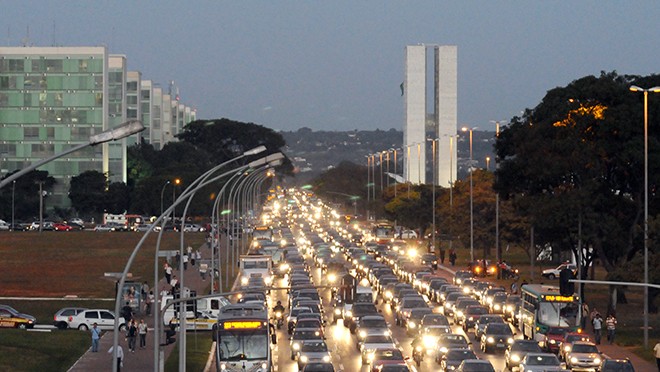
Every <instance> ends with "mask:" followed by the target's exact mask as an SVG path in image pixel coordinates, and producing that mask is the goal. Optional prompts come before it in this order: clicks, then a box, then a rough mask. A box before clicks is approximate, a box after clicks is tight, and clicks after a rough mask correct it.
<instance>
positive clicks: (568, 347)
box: [564, 345, 571, 353]
mask: <svg viewBox="0 0 660 372" xmlns="http://www.w3.org/2000/svg"><path fill="white" fill-rule="evenodd" d="M564 351H565V352H567V353H568V352H569V351H571V347H570V346H569V345H566V346H564Z"/></svg>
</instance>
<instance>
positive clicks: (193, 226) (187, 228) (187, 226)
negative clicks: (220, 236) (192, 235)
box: [183, 223, 206, 232]
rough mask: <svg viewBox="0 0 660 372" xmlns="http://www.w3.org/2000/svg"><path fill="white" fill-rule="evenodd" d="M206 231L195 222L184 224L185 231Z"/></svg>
mask: <svg viewBox="0 0 660 372" xmlns="http://www.w3.org/2000/svg"><path fill="white" fill-rule="evenodd" d="M204 231H206V229H204V227H202V226H200V225H197V224H194V223H187V224H185V225H184V226H183V232H204Z"/></svg>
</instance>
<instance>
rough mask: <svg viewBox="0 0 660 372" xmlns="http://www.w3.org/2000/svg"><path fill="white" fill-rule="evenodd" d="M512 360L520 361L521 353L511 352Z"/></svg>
mask: <svg viewBox="0 0 660 372" xmlns="http://www.w3.org/2000/svg"><path fill="white" fill-rule="evenodd" d="M511 361H512V362H516V363H518V362H520V355H518V354H511Z"/></svg>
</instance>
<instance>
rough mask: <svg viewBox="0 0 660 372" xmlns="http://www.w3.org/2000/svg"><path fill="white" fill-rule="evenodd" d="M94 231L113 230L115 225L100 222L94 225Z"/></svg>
mask: <svg viewBox="0 0 660 372" xmlns="http://www.w3.org/2000/svg"><path fill="white" fill-rule="evenodd" d="M94 231H96V232H111V231H115V227H114V226H112V225H110V224H101V225H96V226H95V227H94Z"/></svg>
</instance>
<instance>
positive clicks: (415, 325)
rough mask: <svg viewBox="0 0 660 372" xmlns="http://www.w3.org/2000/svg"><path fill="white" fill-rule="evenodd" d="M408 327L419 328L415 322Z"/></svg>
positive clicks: (409, 323)
mask: <svg viewBox="0 0 660 372" xmlns="http://www.w3.org/2000/svg"><path fill="white" fill-rule="evenodd" d="M408 326H409V327H410V328H415V327H417V324H415V322H408Z"/></svg>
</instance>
